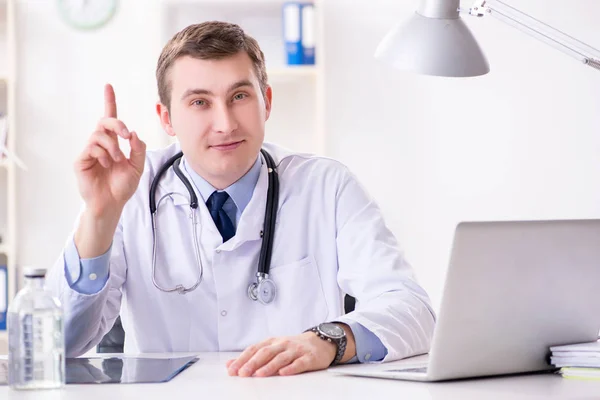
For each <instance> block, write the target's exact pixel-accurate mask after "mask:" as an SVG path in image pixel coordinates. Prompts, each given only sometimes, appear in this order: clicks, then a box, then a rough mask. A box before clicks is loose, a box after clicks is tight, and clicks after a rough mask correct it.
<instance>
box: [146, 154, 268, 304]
mask: <svg viewBox="0 0 600 400" xmlns="http://www.w3.org/2000/svg"><path fill="white" fill-rule="evenodd" d="M260 152H261V153H262V155H263V157H264V158H265V161H266V163H267V170H268V172H269V174H268V176H269V188H268V190H267V206H266V209H265V220H264V225H263V230H262V231H261V233H260V234H261V235H260V236H261V237H262V245H261V248H260V256H259V260H258V272H257V273H256V280H255V281H254V282H252V283H250V285H249V286H248V297H250V299H252V300H254V301H259V302H260V303H262V304H269V303H271V302H272V301H273V300H274V299H275V295H276V294H277V287H276V286H275V282H273V280H272V279H271V278H269V267H270V265H271V251H272V250H273V238H274V233H275V221H276V219H277V205H278V202H279V178H278V176H277V169H276V165H275V161H273V158H272V157H271V155H270V154H269V153H268V152H267V151H266V150H264V149H261V150H260ZM182 157H183V152H179V153H177V154H176V155H174V156H173V157H171V158H169V159H168V160H167V162H166V163H165V164H164V165H163V166H161V167H160V169H159V170H158V172H157V173H156V176H155V177H154V179H153V180H152V185H150V214H151V215H152V283H154V286H155V287H156V288H157V289H159V290H161V291H163V292H175V291H177V292H179V293H180V294H186V293H189V292H191V291H193V290H195V289H196V288H197V287H198V285H200V282H202V276H203V273H204V269H203V267H202V261H201V259H200V248H199V244H198V236H197V234H196V222H197V217H196V212H197V209H198V197H197V196H196V193H195V192H194V189H193V187H192V184H191V183H190V181H189V180H188V179H187V177H186V176H185V175H184V174H183V172H181V169H180V168H179V164H180V163H181V158H182ZM171 166H173V171H174V172H175V175H177V177H178V178H179V179H180V180H181V182H183V184H184V185H185V187H186V189H187V190H188V192H189V195H190V214H191V215H190V219H191V220H192V234H193V237H194V251H195V253H196V265H197V267H198V279H197V280H196V283H194V285H193V286H190V287H187V288H186V287H184V286H183V285H176V286H175V287H174V288H172V289H165V288H163V287H161V286H160V285H159V284H158V283H157V282H156V275H155V270H156V249H157V246H156V237H157V227H156V211H157V210H158V206H159V205H160V202H161V201H163V199H165V198H167V197H171V196H173V195H179V196H183V195H182V194H180V193H176V192H170V193H167V194H165V195H164V196H163V197H161V198H160V200H159V201H158V204H157V203H156V200H155V195H156V189H157V186H158V182H159V181H160V179H161V177H162V176H163V175H164V174H165V172H166V171H167V170H168V169H169V168H170V167H171Z"/></svg>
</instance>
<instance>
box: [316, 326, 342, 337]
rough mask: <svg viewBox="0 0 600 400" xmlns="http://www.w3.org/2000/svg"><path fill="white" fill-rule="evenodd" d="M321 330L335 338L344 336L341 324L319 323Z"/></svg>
mask: <svg viewBox="0 0 600 400" xmlns="http://www.w3.org/2000/svg"><path fill="white" fill-rule="evenodd" d="M319 330H320V331H321V332H323V333H324V334H325V335H326V336H330V337H332V338H335V339H337V338H341V337H342V336H344V330H343V329H342V327H341V326H339V325H336V324H333V323H329V322H326V323H324V324H321V325H319Z"/></svg>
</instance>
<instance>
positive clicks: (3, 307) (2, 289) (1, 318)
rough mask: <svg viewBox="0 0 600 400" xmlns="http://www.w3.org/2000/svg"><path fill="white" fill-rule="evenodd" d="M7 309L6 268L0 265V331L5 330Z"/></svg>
mask: <svg viewBox="0 0 600 400" xmlns="http://www.w3.org/2000/svg"><path fill="white" fill-rule="evenodd" d="M7 309H8V270H7V268H6V265H0V331H5V330H6V312H7Z"/></svg>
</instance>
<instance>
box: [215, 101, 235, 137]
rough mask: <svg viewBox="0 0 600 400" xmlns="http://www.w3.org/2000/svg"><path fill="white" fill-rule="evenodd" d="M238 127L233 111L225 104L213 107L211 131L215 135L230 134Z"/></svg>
mask: <svg viewBox="0 0 600 400" xmlns="http://www.w3.org/2000/svg"><path fill="white" fill-rule="evenodd" d="M237 127H238V123H237V119H236V118H235V115H234V114H233V111H232V110H231V108H230V107H228V106H227V105H226V104H221V105H218V106H215V108H214V119H213V129H214V130H215V131H216V132H217V133H225V134H227V133H231V132H233V131H235V130H236V129H237Z"/></svg>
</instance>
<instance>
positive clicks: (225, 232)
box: [206, 190, 235, 243]
mask: <svg viewBox="0 0 600 400" xmlns="http://www.w3.org/2000/svg"><path fill="white" fill-rule="evenodd" d="M228 198H229V195H228V194H227V192H217V191H216V190H215V191H214V192H213V194H211V195H210V197H209V198H208V200H207V201H206V206H207V207H208V211H209V212H210V216H211V217H212V219H213V221H215V225H216V226H217V229H218V230H219V232H220V233H221V236H222V237H223V243H225V242H226V241H228V240H229V239H231V238H232V237H233V235H235V228H234V227H233V223H232V222H231V220H230V219H229V217H228V216H227V214H226V213H225V210H223V204H225V202H226V201H227V199H228Z"/></svg>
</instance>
